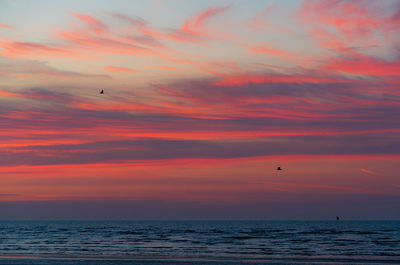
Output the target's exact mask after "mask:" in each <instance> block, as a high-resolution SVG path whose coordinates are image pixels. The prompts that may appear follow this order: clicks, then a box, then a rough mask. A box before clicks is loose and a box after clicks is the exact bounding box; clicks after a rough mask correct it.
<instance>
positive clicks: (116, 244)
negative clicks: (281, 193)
mask: <svg viewBox="0 0 400 265" xmlns="http://www.w3.org/2000/svg"><path fill="white" fill-rule="evenodd" d="M0 264H5V265H8V264H20V265H28V264H45V265H53V264H69V265H70V264H82V265H83V264H84V265H88V264H91V265H92V264H93V265H94V264H99V265H106V264H400V221H342V220H340V221H336V220H332V221H0Z"/></svg>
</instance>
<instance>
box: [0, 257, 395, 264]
mask: <svg viewBox="0 0 400 265" xmlns="http://www.w3.org/2000/svg"><path fill="white" fill-rule="evenodd" d="M0 262H1V264H2V265H33V264H35V265H36V264H38V265H56V264H57V265H72V264H74V265H75V264H76V265H95V264H98V265H111V264H118V265H139V264H171V265H172V264H194V265H198V264H221V265H225V264H226V265H235V264H349V263H352V264H400V257H374V256H358V257H349V256H337V257H326V256H322V257H316V256H315V257H307V256H293V257H276V256H275V257H265V258H251V257H237V258H232V257H168V256H104V257H102V256H93V255H92V256H64V255H38V256H33V255H32V256H26V255H24V256H22V255H21V256H18V255H14V256H0Z"/></svg>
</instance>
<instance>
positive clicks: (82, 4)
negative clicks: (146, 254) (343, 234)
mask: <svg viewBox="0 0 400 265" xmlns="http://www.w3.org/2000/svg"><path fill="white" fill-rule="evenodd" d="M399 33H400V1H396V0H388V1H378V0H376V1H372V0H352V1H346V0H325V1H315V0H298V1H297V0H293V1H291V0H288V1H272V0H271V1H269V0H263V1H261V0H254V1H247V0H230V1H225V0H219V1H217V0H204V1H197V0H168V1H167V0H165V1H163V0H149V1H128V0H114V1H104V0H103V1H99V0H96V1H95V0H87V1H77V0H71V1H50V0H40V1H30V0H0V219H274V220H276V219H326V220H329V219H334V218H335V217H336V216H337V215H339V216H341V217H342V218H344V219H400V206H399V205H400V177H399V171H400V122H399V120H400V34H399ZM101 90H104V94H100V93H99V92H100V91H101ZM278 166H280V167H282V169H283V170H282V171H277V170H276V168H277V167H278Z"/></svg>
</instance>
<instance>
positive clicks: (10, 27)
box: [0, 24, 15, 30]
mask: <svg viewBox="0 0 400 265" xmlns="http://www.w3.org/2000/svg"><path fill="white" fill-rule="evenodd" d="M0 28H3V29H9V30H15V28H14V27H13V26H10V25H6V24H0Z"/></svg>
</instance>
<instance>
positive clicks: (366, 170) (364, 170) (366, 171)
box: [360, 168, 375, 174]
mask: <svg viewBox="0 0 400 265" xmlns="http://www.w3.org/2000/svg"><path fill="white" fill-rule="evenodd" d="M360 171H361V172H364V173H368V174H375V172H374V171H371V170H368V169H365V168H360Z"/></svg>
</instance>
